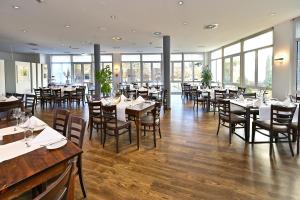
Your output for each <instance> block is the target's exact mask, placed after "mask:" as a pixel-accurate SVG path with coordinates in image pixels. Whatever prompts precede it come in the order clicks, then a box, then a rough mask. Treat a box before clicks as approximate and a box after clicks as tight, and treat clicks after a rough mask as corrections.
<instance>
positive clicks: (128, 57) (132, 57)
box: [122, 54, 141, 62]
mask: <svg viewBox="0 0 300 200" xmlns="http://www.w3.org/2000/svg"><path fill="white" fill-rule="evenodd" d="M140 60H141V56H140V55H139V54H135V55H134V54H133V55H122V62H128V61H140Z"/></svg>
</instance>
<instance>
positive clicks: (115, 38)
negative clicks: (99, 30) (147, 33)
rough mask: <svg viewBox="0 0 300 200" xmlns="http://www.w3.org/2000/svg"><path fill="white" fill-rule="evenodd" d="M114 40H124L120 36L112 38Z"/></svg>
mask: <svg viewBox="0 0 300 200" xmlns="http://www.w3.org/2000/svg"><path fill="white" fill-rule="evenodd" d="M112 39H113V40H115V41H120V40H122V38H121V37H119V36H114V37H112Z"/></svg>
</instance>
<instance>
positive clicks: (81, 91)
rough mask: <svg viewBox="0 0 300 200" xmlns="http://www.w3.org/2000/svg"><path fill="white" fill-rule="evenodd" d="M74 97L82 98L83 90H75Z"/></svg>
mask: <svg viewBox="0 0 300 200" xmlns="http://www.w3.org/2000/svg"><path fill="white" fill-rule="evenodd" d="M76 96H79V97H82V96H84V88H76Z"/></svg>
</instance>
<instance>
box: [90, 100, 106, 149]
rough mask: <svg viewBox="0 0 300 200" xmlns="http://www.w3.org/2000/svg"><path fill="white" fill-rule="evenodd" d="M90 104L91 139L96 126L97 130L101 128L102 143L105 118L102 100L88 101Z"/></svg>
mask: <svg viewBox="0 0 300 200" xmlns="http://www.w3.org/2000/svg"><path fill="white" fill-rule="evenodd" d="M88 106H89V129H90V138H89V139H90V140H91V139H92V134H93V129H94V128H96V130H97V132H98V131H99V128H100V133H101V135H100V141H101V144H102V130H103V119H102V110H101V102H100V101H99V102H92V101H88Z"/></svg>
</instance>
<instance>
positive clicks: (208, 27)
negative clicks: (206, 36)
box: [204, 24, 219, 30]
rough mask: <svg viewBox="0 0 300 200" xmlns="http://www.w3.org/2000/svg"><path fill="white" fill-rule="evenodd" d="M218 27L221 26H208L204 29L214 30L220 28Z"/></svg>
mask: <svg viewBox="0 0 300 200" xmlns="http://www.w3.org/2000/svg"><path fill="white" fill-rule="evenodd" d="M218 26H219V24H208V25H206V26H204V29H207V30H213V29H216V28H218Z"/></svg>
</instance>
